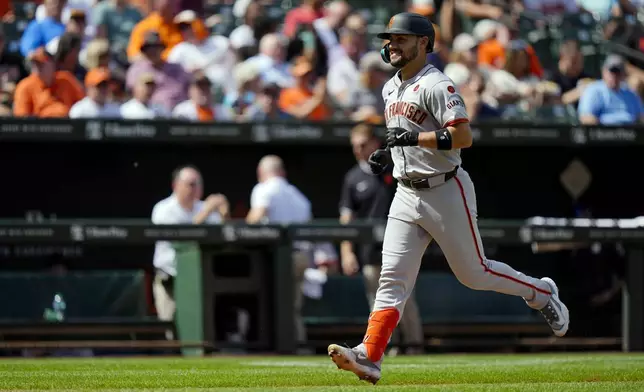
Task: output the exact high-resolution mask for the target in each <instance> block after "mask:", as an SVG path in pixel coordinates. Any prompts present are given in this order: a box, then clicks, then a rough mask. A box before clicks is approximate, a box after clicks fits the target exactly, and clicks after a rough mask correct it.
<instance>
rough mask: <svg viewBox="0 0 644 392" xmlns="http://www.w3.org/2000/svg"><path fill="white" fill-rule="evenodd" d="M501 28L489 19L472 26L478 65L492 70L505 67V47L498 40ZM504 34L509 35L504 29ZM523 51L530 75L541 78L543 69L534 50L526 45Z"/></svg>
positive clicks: (497, 23)
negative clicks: (476, 45)
mask: <svg viewBox="0 0 644 392" xmlns="http://www.w3.org/2000/svg"><path fill="white" fill-rule="evenodd" d="M501 28H504V29H505V27H504V26H502V25H501V24H500V23H499V22H497V21H494V20H490V19H484V20H481V21H479V22H478V23H477V24H476V25H475V26H474V31H473V32H472V35H473V36H474V38H475V39H476V40H477V42H478V50H477V56H478V63H479V65H481V66H487V67H491V68H493V69H501V68H503V67H504V66H505V61H506V45H505V44H504V42H503V41H504V40H500V39H499V37H498V34H499V29H501ZM505 33H507V34H509V31H507V29H505ZM525 51H526V53H527V54H528V58H529V62H530V73H531V74H532V75H534V76H536V77H538V78H542V77H543V67H542V66H541V63H540V62H539V58H538V57H537V54H536V53H535V51H534V48H533V47H532V46H530V45H529V44H527V43H526V48H525Z"/></svg>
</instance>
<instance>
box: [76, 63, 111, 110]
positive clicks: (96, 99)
mask: <svg viewBox="0 0 644 392" xmlns="http://www.w3.org/2000/svg"><path fill="white" fill-rule="evenodd" d="M110 79H111V76H110V72H109V71H108V70H106V69H103V68H95V69H92V70H90V71H89V72H88V73H87V75H86V76H85V88H86V90H87V96H86V97H85V98H83V99H81V100H80V101H78V102H76V103H75V104H74V105H73V106H72V107H71V109H69V118H120V117H121V115H120V112H119V106H118V105H117V104H114V103H110V102H107V97H108V96H109V82H110Z"/></svg>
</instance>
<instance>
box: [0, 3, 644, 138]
mask: <svg viewBox="0 0 644 392" xmlns="http://www.w3.org/2000/svg"><path fill="white" fill-rule="evenodd" d="M404 10H407V11H411V12H416V13H420V14H423V15H425V16H427V17H428V18H429V19H430V20H431V21H432V22H433V23H434V24H435V29H436V31H437V39H436V45H435V51H434V53H431V54H429V55H428V56H429V61H431V63H432V64H434V65H435V66H436V67H438V68H440V69H442V70H444V72H445V73H446V74H447V75H448V76H449V77H450V78H452V80H453V81H454V83H455V84H456V85H457V87H458V89H459V90H460V92H461V94H462V96H463V99H464V100H465V103H466V106H467V108H468V112H469V113H470V116H471V117H472V119H474V120H475V121H485V120H495V119H499V118H501V119H510V120H527V121H533V120H534V119H539V120H542V121H550V122H553V121H562V122H572V123H574V122H578V121H581V122H582V123H589V124H591V123H601V124H608V125H611V124H613V125H614V124H632V123H636V122H640V121H643V120H644V109H643V108H642V96H644V27H643V21H644V0H496V1H495V0H407V1H400V0H391V1H381V0H377V1H376V0H350V1H348V2H345V1H343V0H334V1H330V2H324V1H321V0H302V1H301V2H293V1H292V0H68V1H65V0H43V1H42V2H41V1H38V0H35V1H30V2H23V1H17V0H14V1H13V2H12V1H8V2H7V1H4V2H1V4H0V17H1V18H2V28H1V29H0V116H23V117H25V116H29V117H67V116H69V117H72V118H79V117H85V118H89V117H92V118H95V117H104V118H108V117H109V118H130V119H145V118H163V117H175V118H183V119H186V120H192V121H261V120H266V119H269V120H270V119H289V118H295V119H304V120H310V121H318V120H330V119H342V120H347V119H349V120H353V121H369V122H379V121H381V120H382V116H381V113H382V112H383V110H384V107H383V106H384V104H383V99H382V94H381V87H382V85H383V84H384V82H385V81H386V80H387V78H388V77H390V76H391V75H392V73H393V69H392V68H390V67H389V66H388V65H386V64H385V63H384V62H382V61H381V60H380V54H379V50H380V48H381V46H382V44H383V42H382V41H381V40H379V39H377V38H375V35H376V33H377V32H378V30H379V29H381V28H382V27H383V26H384V25H385V24H386V23H387V22H388V20H389V18H390V16H391V15H393V14H394V13H397V12H400V11H404Z"/></svg>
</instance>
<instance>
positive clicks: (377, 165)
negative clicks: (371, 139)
mask: <svg viewBox="0 0 644 392" xmlns="http://www.w3.org/2000/svg"><path fill="white" fill-rule="evenodd" d="M390 162H391V155H390V154H389V151H387V150H382V149H381V150H376V151H374V152H372V153H371V155H369V160H368V161H367V163H369V168H370V169H371V172H372V173H373V174H374V175H376V176H377V175H380V174H382V172H384V171H385V169H387V166H389V163H390Z"/></svg>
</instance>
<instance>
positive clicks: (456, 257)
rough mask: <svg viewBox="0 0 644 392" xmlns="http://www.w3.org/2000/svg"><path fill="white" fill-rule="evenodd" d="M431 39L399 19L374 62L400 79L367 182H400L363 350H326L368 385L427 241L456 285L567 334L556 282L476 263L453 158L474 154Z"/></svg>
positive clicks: (479, 248) (424, 29)
mask: <svg viewBox="0 0 644 392" xmlns="http://www.w3.org/2000/svg"><path fill="white" fill-rule="evenodd" d="M434 36H435V35H434V29H433V27H432V25H431V23H430V22H429V21H428V20H427V19H426V18H424V17H423V16H421V15H418V14H413V13H401V14H397V15H395V16H394V17H392V18H391V19H390V20H389V24H388V26H387V29H386V30H385V31H384V32H383V33H381V34H378V38H382V39H384V40H387V41H388V42H387V44H386V45H385V46H384V47H383V49H382V51H381V53H382V57H383V60H384V61H386V62H390V63H391V65H393V66H394V67H396V68H398V69H399V71H398V72H397V73H396V75H394V77H393V78H392V79H391V80H389V81H388V82H387V83H386V84H385V86H384V88H383V91H382V95H383V98H384V100H385V120H386V123H387V149H386V150H382V149H381V150H377V151H375V152H374V153H373V154H371V156H370V157H369V164H370V167H371V168H372V170H373V171H374V173H378V172H381V171H382V170H384V168H385V167H386V166H387V165H388V164H389V163H390V162H393V165H394V171H393V174H394V177H395V178H396V179H398V188H397V190H396V195H395V197H394V200H393V202H392V204H391V207H390V210H389V218H388V221H387V229H386V231H385V237H384V240H383V249H382V272H381V276H380V282H379V286H378V291H377V293H376V300H375V304H374V307H373V310H372V312H371V314H370V315H369V322H368V327H367V331H366V333H365V335H364V339H363V341H362V343H361V344H360V345H358V346H356V347H354V348H347V347H343V346H340V345H337V344H331V345H330V346H329V348H328V352H329V356H330V357H331V359H332V360H333V362H334V363H335V364H336V365H337V366H338V368H340V369H343V370H348V371H350V372H353V373H355V374H356V375H357V376H358V377H359V378H360V379H361V380H366V381H369V382H371V383H372V384H375V383H376V382H378V380H379V379H380V368H381V363H382V358H383V353H384V351H385V349H386V347H387V344H388V342H389V340H390V338H391V334H392V331H393V330H394V328H395V327H396V325H397V324H398V322H399V320H400V316H401V313H402V312H403V309H404V308H405V302H406V301H407V299H408V298H409V295H410V293H411V292H412V289H413V287H414V284H415V281H416V277H417V275H418V270H419V268H420V261H421V256H422V255H423V253H424V252H425V249H426V248H427V246H428V245H429V243H430V241H431V240H432V239H435V240H436V241H437V243H438V245H439V246H440V247H441V249H442V251H443V254H444V255H445V257H446V258H447V262H448V263H449V265H450V268H451V269H452V271H453V272H454V274H455V275H456V277H457V278H458V280H459V281H460V282H461V283H463V284H464V285H466V286H468V287H470V288H472V289H475V290H492V291H497V292H499V293H504V294H509V295H516V296H519V297H522V298H523V299H524V300H525V302H526V303H527V305H528V306H529V307H531V308H533V309H537V310H539V311H540V312H541V313H542V314H543V316H544V318H545V319H546V321H547V322H548V324H549V325H550V327H551V328H552V330H553V332H554V334H555V335H556V336H564V335H565V334H566V332H567V331H568V324H569V315H568V309H567V308H566V306H565V305H564V304H563V302H561V300H560V299H559V295H558V289H557V285H556V284H555V282H554V281H553V280H552V279H550V278H542V279H536V278H533V277H530V276H527V275H524V274H522V273H521V272H518V271H515V270H514V269H513V268H511V267H510V266H508V265H507V264H504V263H501V262H498V261H494V260H489V259H487V258H486V257H485V254H484V253H483V245H482V244H481V237H480V235H479V231H478V228H477V225H476V194H475V192H474V185H473V184H472V180H471V179H470V177H469V175H468V174H467V172H466V171H465V170H463V169H462V168H461V167H460V166H461V157H460V149H461V148H468V147H470V146H471V145H472V132H471V129H470V126H469V121H468V118H467V113H466V110H465V105H464V104H463V99H462V98H461V96H460V95H459V94H458V93H457V92H456V90H455V88H454V83H453V82H452V81H451V80H450V79H449V78H448V77H447V76H445V75H444V74H443V73H442V72H440V71H439V70H438V69H436V68H435V67H433V66H432V65H431V64H427V63H426V53H428V52H431V51H432V49H433V46H434Z"/></svg>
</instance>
